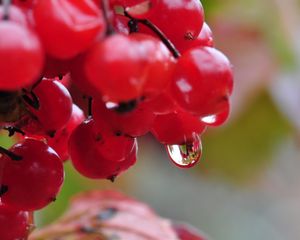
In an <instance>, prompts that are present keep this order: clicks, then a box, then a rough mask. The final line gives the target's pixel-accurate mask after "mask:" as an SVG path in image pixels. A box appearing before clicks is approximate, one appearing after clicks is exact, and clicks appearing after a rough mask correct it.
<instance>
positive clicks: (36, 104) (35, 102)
mask: <svg viewBox="0 0 300 240" xmlns="http://www.w3.org/2000/svg"><path fill="white" fill-rule="evenodd" d="M22 90H23V92H24V94H23V95H22V97H23V100H24V101H25V102H26V103H27V104H28V105H30V106H31V107H33V108H34V109H36V110H38V109H39V108H40V101H39V99H38V97H37V96H36V95H35V93H34V92H33V91H32V90H31V91H27V90H26V89H22ZM28 95H30V97H29V96H28Z"/></svg>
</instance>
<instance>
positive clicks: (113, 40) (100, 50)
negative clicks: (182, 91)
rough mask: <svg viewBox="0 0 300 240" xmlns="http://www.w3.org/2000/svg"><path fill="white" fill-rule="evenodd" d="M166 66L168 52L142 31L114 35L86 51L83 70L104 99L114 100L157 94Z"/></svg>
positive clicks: (166, 70)
mask: <svg viewBox="0 0 300 240" xmlns="http://www.w3.org/2000/svg"><path fill="white" fill-rule="evenodd" d="M170 65H171V58H170V53H169V51H168V50H167V49H166V47H165V46H164V45H163V44H162V43H161V42H160V41H158V40H157V39H155V38H153V37H151V36H147V35H144V34H132V35H130V36H124V35H121V34H115V35H113V36H110V37H109V38H107V39H105V40H104V41H102V42H99V43H98V44H96V45H95V46H94V47H93V48H92V49H91V50H90V52H89V53H88V56H87V59H86V63H85V70H86V73H87V77H88V80H89V82H90V83H91V84H92V85H93V86H94V87H95V89H97V90H99V91H100V92H101V93H102V95H103V99H104V101H112V102H117V103H118V102H126V101H130V100H132V99H136V98H139V97H141V96H142V95H143V94H144V93H145V94H158V93H159V92H160V91H162V87H164V86H166V85H167V83H168V81H169V78H168V76H164V74H165V73H166V72H168V71H169V68H170ZM144 90H145V91H144Z"/></svg>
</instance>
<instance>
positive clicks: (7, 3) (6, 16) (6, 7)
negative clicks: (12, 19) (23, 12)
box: [2, 0, 11, 20]
mask: <svg viewBox="0 0 300 240" xmlns="http://www.w3.org/2000/svg"><path fill="white" fill-rule="evenodd" d="M2 4H3V17H2V19H3V20H9V7H10V4H11V0H2Z"/></svg>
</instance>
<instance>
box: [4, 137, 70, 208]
mask: <svg viewBox="0 0 300 240" xmlns="http://www.w3.org/2000/svg"><path fill="white" fill-rule="evenodd" d="M9 151H10V152H11V153H13V154H15V155H16V156H19V159H17V160H16V159H12V158H10V157H9V156H7V155H3V156H2V157H1V158H0V161H1V162H2V163H4V164H3V165H4V167H3V169H2V173H3V175H2V180H1V190H2V191H1V196H0V197H1V201H2V203H3V204H5V205H7V206H9V207H11V208H13V209H16V210H25V211H32V210H37V209H40V208H43V207H45V206H46V205H48V204H49V203H51V202H53V201H54V200H55V198H56V195H57V193H58V192H59V190H60V188H61V185H62V183H63V180H64V170H63V165H62V161H61V160H60V158H59V157H58V155H57V154H56V152H55V151H54V150H53V149H52V148H50V147H49V146H48V145H47V144H45V143H44V142H43V141H39V140H35V139H30V138H27V139H24V140H23V141H21V142H19V143H17V144H15V145H14V146H13V147H11V148H10V149H9Z"/></svg>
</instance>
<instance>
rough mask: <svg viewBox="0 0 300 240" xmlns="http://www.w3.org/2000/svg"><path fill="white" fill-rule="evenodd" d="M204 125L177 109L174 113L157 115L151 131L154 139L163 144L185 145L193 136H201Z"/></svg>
mask: <svg viewBox="0 0 300 240" xmlns="http://www.w3.org/2000/svg"><path fill="white" fill-rule="evenodd" d="M205 129H206V127H205V124H204V123H202V122H200V120H199V119H198V118H197V117H195V116H193V115H191V114H190V113H188V112H186V111H183V110H181V109H178V110H177V111H175V112H172V113H169V114H165V115H158V116H157V117H156V118H155V120H154V124H153V127H152V129H151V132H152V134H153V135H154V136H155V138H156V139H157V140H158V141H159V142H161V143H163V144H169V145H173V144H177V145H181V144H185V143H186V142H188V141H189V140H193V139H194V134H195V133H196V134H198V135H199V134H201V133H203V131H204V130H205Z"/></svg>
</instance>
